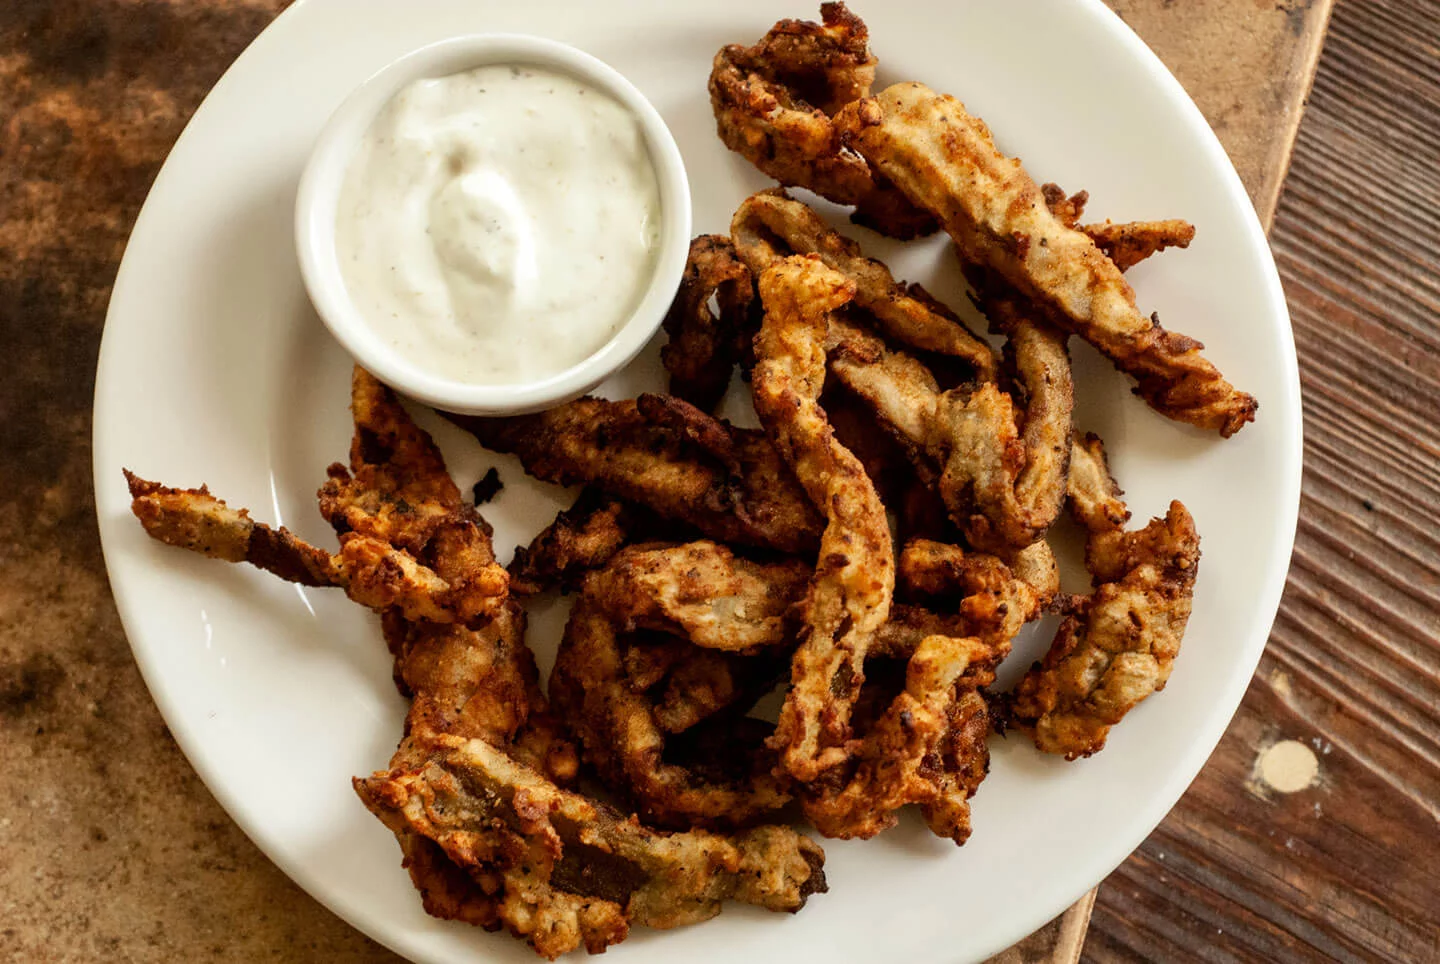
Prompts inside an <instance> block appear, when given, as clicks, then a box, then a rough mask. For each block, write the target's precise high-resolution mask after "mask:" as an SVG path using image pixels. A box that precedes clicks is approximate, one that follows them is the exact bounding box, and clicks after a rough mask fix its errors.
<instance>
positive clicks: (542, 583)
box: [508, 488, 658, 596]
mask: <svg viewBox="0 0 1440 964" xmlns="http://www.w3.org/2000/svg"><path fill="white" fill-rule="evenodd" d="M657 528H658V525H657V523H656V520H654V519H653V518H651V516H650V513H649V512H648V511H646V510H644V509H641V508H639V507H637V506H633V505H630V504H628V503H626V502H622V501H621V500H619V499H617V498H615V497H613V496H609V495H606V494H605V493H604V492H601V491H600V490H599V489H595V488H586V489H582V490H581V492H580V495H579V496H577V497H576V499H575V503H574V504H573V505H572V506H570V508H568V509H566V510H564V511H563V512H560V513H559V514H558V515H556V516H555V521H554V522H551V523H550V524H549V525H548V526H546V527H545V528H544V529H541V530H540V533H539V534H538V535H536V536H535V538H534V539H532V540H530V544H529V545H528V546H520V547H518V548H517V549H516V550H515V558H514V559H512V560H511V561H510V566H509V570H508V571H509V573H510V591H511V592H512V593H514V594H515V595H517V596H534V595H536V594H537V593H542V592H544V591H546V590H547V589H554V588H557V587H558V588H560V589H561V590H563V591H565V592H569V591H571V590H573V589H576V588H578V586H579V584H580V580H581V579H583V578H584V576H585V573H587V572H589V571H590V570H592V569H599V568H600V567H601V566H603V565H605V563H607V562H609V561H610V559H611V557H612V556H614V555H615V553H617V552H619V551H620V550H621V549H622V548H624V547H625V546H626V545H627V544H628V543H631V542H636V541H640V539H638V538H637V534H640V533H645V534H649V533H650V532H652V531H653V530H655V529H657ZM642 538H643V537H642Z"/></svg>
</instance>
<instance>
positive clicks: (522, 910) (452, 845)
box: [355, 737, 826, 960]
mask: <svg viewBox="0 0 1440 964" xmlns="http://www.w3.org/2000/svg"><path fill="white" fill-rule="evenodd" d="M436 749H437V751H439V752H437V753H436V754H435V755H433V756H432V757H431V758H430V759H429V760H428V761H425V762H423V763H420V764H417V765H414V766H406V767H397V768H394V769H392V770H391V771H390V772H388V773H377V774H375V775H374V776H372V777H369V778H368V779H363V780H361V779H357V780H356V781H355V788H356V790H357V792H358V793H359V794H360V797H361V799H362V800H364V801H365V804H366V806H368V807H369V808H370V809H371V810H372V811H373V812H374V813H375V814H376V815H377V816H378V817H380V819H381V820H383V821H384V822H385V824H386V825H387V826H389V827H390V828H391V829H392V830H394V831H395V833H396V834H397V835H398V834H413V835H417V836H419V837H421V838H423V839H425V840H427V841H430V842H433V843H434V844H435V845H436V846H438V847H439V848H440V850H441V851H443V853H444V854H445V856H446V857H448V858H449V860H450V861H451V862H452V863H453V864H454V865H455V866H457V867H460V868H463V869H464V870H465V871H466V872H467V874H468V875H469V876H470V878H471V879H472V880H476V881H481V882H483V886H484V887H485V889H486V890H487V891H488V892H492V893H493V894H494V899H495V901H496V906H497V909H498V914H499V918H500V919H501V920H502V921H503V922H504V924H505V926H506V927H507V928H508V929H509V930H510V931H511V933H513V934H515V935H516V936H517V937H521V938H524V939H525V940H527V941H528V942H529V943H530V945H531V946H532V947H533V948H534V949H535V950H536V951H537V952H538V953H539V954H541V955H542V956H544V957H547V958H550V959H552V960H553V959H554V958H556V957H558V956H560V955H561V954H564V953H567V952H568V951H571V950H574V949H575V948H577V947H580V946H584V947H585V948H586V950H588V951H590V952H591V953H600V952H601V951H603V950H604V949H605V948H606V947H608V946H610V945H611V944H614V943H617V942H618V941H621V940H623V939H624V938H625V937H626V935H627V934H628V932H629V926H630V925H631V924H639V925H642V926H647V927H657V928H670V927H680V926H684V925H686V924H694V923H699V922H700V921H704V920H708V919H709V918H711V917H714V916H715V915H716V914H717V913H719V912H720V907H721V904H722V902H724V901H726V900H737V901H741V902H743V903H747V904H754V905H756V906H759V907H764V908H766V909H768V910H773V911H789V912H792V913H793V912H794V911H797V910H799V909H800V908H801V907H802V906H804V904H805V901H806V898H807V897H809V895H810V894H813V893H823V892H824V891H825V889H826V887H825V876H824V873H823V871H822V870H821V866H822V865H823V862H824V854H823V852H822V851H821V850H820V848H819V847H818V846H816V845H815V844H814V843H812V842H811V841H810V840H808V839H807V838H806V837H804V836H802V835H801V834H798V833H796V832H795V831H793V830H790V829H789V828H785V827H774V826H768V827H756V828H755V829H753V830H749V831H746V832H744V833H741V834H737V835H735V836H733V837H729V836H720V835H717V834H711V833H707V832H705V831H703V830H694V831H691V832H689V833H676V834H664V833H657V832H655V831H651V830H647V829H645V828H644V827H642V826H641V825H640V824H639V823H638V822H637V821H635V820H634V818H629V819H627V818H624V817H622V816H621V815H619V814H617V813H615V812H614V811H613V810H610V809H608V808H606V807H605V806H603V805H601V804H598V803H595V802H593V801H591V800H587V799H586V798H584V797H582V796H579V795H578V794H574V793H569V792H566V791H564V790H561V789H559V788H558V787H556V786H555V785H554V784H553V783H550V782H549V781H547V780H545V779H544V778H543V777H541V776H540V775H539V774H537V773H536V772H535V771H534V770H531V769H530V768H528V767H525V766H523V765H521V764H519V763H517V762H515V761H514V760H513V759H511V758H510V757H508V756H506V755H505V754H504V753H503V752H501V751H499V750H497V749H496V748H494V747H493V746H491V745H489V744H488V743H486V742H485V741H484V740H463V739H458V738H455V737H441V738H439V740H438V741H437V744H436Z"/></svg>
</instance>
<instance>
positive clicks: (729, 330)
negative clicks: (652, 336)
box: [660, 234, 759, 412]
mask: <svg viewBox="0 0 1440 964" xmlns="http://www.w3.org/2000/svg"><path fill="white" fill-rule="evenodd" d="M712 296H713V297H714V298H715V302H716V306H717V307H718V308H719V311H718V313H717V312H714V311H711V310H710V299H711V297H712ZM758 307H759V306H758V303H757V302H756V299H755V280H754V278H753V277H751V274H750V270H749V268H747V267H746V266H745V263H744V262H743V261H741V260H740V259H739V258H738V257H736V255H735V246H734V245H733V244H731V243H730V239H729V238H727V237H725V236H724V235H719V234H703V235H701V236H700V237H698V238H696V239H695V240H693V241H691V242H690V254H689V257H688V258H687V259H686V261H685V273H684V275H682V276H681V278H680V288H679V290H678V291H677V292H676V293H675V300H674V302H672V303H671V305H670V310H669V312H667V313H666V315H665V321H664V322H663V324H662V327H663V328H664V329H665V333H666V334H667V335H668V336H669V341H668V342H667V343H666V344H665V346H664V347H662V348H661V349H660V363H661V364H662V365H664V366H665V370H666V371H667V372H669V373H670V394H671V395H674V396H675V397H677V398H683V399H685V401H687V402H689V403H690V404H692V405H694V406H695V407H696V408H699V409H703V410H704V411H707V412H709V411H713V410H714V408H715V406H716V405H718V404H719V403H720V399H721V398H723V397H724V395H725V389H726V387H727V386H728V385H729V384H730V373H731V372H732V371H733V370H734V368H735V364H736V362H739V361H740V360H741V359H742V358H743V357H744V356H745V355H746V354H747V353H748V351H749V343H750V339H751V338H752V337H754V334H755V328H756V326H757V325H758V323H759V322H758V313H757V312H756V310H755V309H756V308H758Z"/></svg>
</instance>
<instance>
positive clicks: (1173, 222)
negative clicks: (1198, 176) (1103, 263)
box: [1040, 184, 1195, 271]
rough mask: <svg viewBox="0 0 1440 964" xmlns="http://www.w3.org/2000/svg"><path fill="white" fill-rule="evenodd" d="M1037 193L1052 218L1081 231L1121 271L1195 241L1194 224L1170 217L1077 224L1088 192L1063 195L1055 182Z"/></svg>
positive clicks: (1041, 188)
mask: <svg viewBox="0 0 1440 964" xmlns="http://www.w3.org/2000/svg"><path fill="white" fill-rule="evenodd" d="M1040 196H1041V197H1042V198H1044V200H1045V206H1046V207H1048V208H1049V209H1050V213H1051V214H1053V215H1055V219H1056V220H1058V221H1059V222H1060V223H1061V224H1063V225H1065V226H1066V227H1067V228H1075V229H1077V230H1080V231H1083V232H1084V233H1085V234H1087V235H1088V236H1089V237H1090V240H1091V241H1094V242H1095V247H1097V248H1099V249H1100V250H1101V251H1103V252H1104V253H1105V256H1106V257H1107V258H1109V259H1110V260H1111V261H1113V262H1114V263H1115V267H1117V268H1119V269H1120V270H1121V271H1129V270H1130V269H1131V268H1133V267H1135V266H1136V265H1137V264H1139V263H1140V262H1141V261H1144V260H1145V259H1146V258H1148V257H1150V256H1151V255H1152V254H1159V253H1160V252H1161V251H1164V250H1165V249H1166V248H1188V247H1189V246H1190V242H1191V241H1193V240H1195V226H1194V225H1193V224H1191V223H1190V222H1188V221H1181V220H1179V219H1173V218H1172V219H1170V220H1166V221H1128V222H1125V223H1122V224H1116V223H1114V222H1113V221H1104V222H1101V223H1098V224H1084V225H1082V224H1081V223H1080V217H1081V215H1083V214H1084V213H1085V204H1086V202H1087V201H1089V200H1090V193H1089V192H1088V191H1080V192H1079V193H1078V194H1072V195H1070V196H1069V197H1066V196H1065V192H1064V191H1063V190H1061V189H1060V187H1059V185H1056V184H1042V185H1040Z"/></svg>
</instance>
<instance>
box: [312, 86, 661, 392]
mask: <svg viewBox="0 0 1440 964" xmlns="http://www.w3.org/2000/svg"><path fill="white" fill-rule="evenodd" d="M659 205H660V202H659V190H658V187H657V183H656V177H655V169H654V166H653V164H652V162H651V160H650V155H649V151H648V149H647V147H646V143H645V138H644V135H643V134H642V132H641V129H640V125H639V123H638V121H637V120H636V118H635V116H634V115H633V114H632V113H631V112H630V111H628V110H627V109H626V108H625V107H623V106H622V105H621V104H619V103H618V102H617V101H615V100H614V99H613V98H611V97H610V96H609V95H608V94H605V93H603V92H601V91H599V90H597V89H595V88H593V87H590V86H588V85H586V84H584V83H582V82H581V81H579V80H576V79H575V78H573V77H571V76H569V75H567V74H562V73H556V72H551V71H548V70H545V69H544V68H540V67H532V66H522V65H513V66H512V65H496V66H487V67H480V68H477V69H474V70H469V71H466V72H464V73H458V74H452V75H450V76H448V77H440V78H436V79H430V80H420V81H416V82H415V83H413V84H410V85H409V86H408V87H406V88H404V89H403V90H401V91H400V92H399V93H398V94H396V95H395V97H394V98H393V99H391V100H390V102H389V103H388V104H386V106H385V107H384V108H383V109H382V110H381V111H380V113H379V114H378V115H377V116H376V118H375V120H374V121H373V122H372V124H371V125H370V127H369V129H368V130H367V131H366V133H365V136H364V137H363V138H362V140H361V143H360V145H359V148H358V150H357V151H356V154H355V156H354V158H353V159H352V160H351V162H350V166H349V168H348V169H347V171H346V174H345V181H344V184H343V186H342V188H341V193H340V201H339V205H338V206H337V210H336V225H335V227H336V247H337V250H338V254H339V258H340V267H341V272H342V274H343V275H344V278H345V285H346V288H347V290H348V292H349V294H350V298H351V301H352V302H353V303H354V304H355V307H356V308H357V309H358V310H359V311H360V313H361V314H362V315H363V316H364V317H365V319H366V320H367V322H368V323H369V324H370V326H371V327H372V328H373V329H374V331H375V332H376V333H377V334H378V335H379V336H380V337H381V338H383V339H385V340H386V341H387V342H389V343H390V344H391V345H393V346H394V348H395V349H396V351H398V352H399V353H400V354H401V355H402V356H403V357H405V358H406V359H407V360H409V361H410V362H412V363H413V364H415V365H416V366H418V367H421V368H423V369H425V370H427V371H429V372H431V373H432V374H436V375H440V376H442V377H447V378H450V379H454V380H456V381H461V382H466V383H470V384H492V385H493V384H516V383H522V382H530V381H535V380H538V379H542V378H544V377H546V376H549V375H556V374H559V373H560V372H562V371H564V370H565V369H567V368H569V367H571V366H572V365H574V364H576V363H578V362H580V361H583V360H584V359H585V358H587V357H588V356H590V355H592V354H594V353H595V352H596V351H598V350H599V349H600V348H601V347H603V346H604V345H605V344H606V343H607V342H608V341H609V340H610V339H611V337H612V336H613V335H614V334H615V333H616V332H617V331H618V330H619V329H620V328H621V327H622V326H623V325H624V324H625V322H626V321H627V320H628V319H629V317H630V315H631V313H632V312H633V311H634V308H635V306H636V305H637V303H638V302H639V300H640V297H641V295H642V294H643V293H644V291H645V289H646V287H647V285H648V284H649V281H650V278H651V275H652V274H653V271H654V267H655V255H656V250H657V247H658V240H659Z"/></svg>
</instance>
